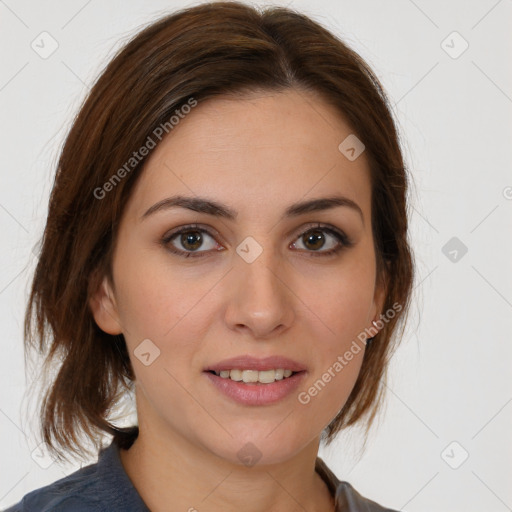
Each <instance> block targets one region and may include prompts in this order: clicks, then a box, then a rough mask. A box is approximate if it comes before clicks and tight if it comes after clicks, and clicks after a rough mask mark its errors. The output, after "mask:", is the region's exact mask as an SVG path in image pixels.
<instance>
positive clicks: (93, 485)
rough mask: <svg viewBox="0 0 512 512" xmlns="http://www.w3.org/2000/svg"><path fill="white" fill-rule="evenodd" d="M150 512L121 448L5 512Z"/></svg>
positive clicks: (104, 452) (111, 447)
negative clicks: (132, 478)
mask: <svg viewBox="0 0 512 512" xmlns="http://www.w3.org/2000/svg"><path fill="white" fill-rule="evenodd" d="M50 511H51V512H116V511H122V512H147V511H148V509H147V507H146V506H145V504H144V502H143V501H142V499H141V497H140V496H139V494H138V493H137V491H136V489H135V488H134V487H133V485H132V483H131V481H130V479H129V478H128V475H127V474H126V472H125V471H124V468H123V466H122V463H121V460H120V456H119V447H118V446H117V445H116V444H115V443H114V442H112V443H111V444H110V445H109V446H108V447H106V448H103V449H102V450H101V451H100V453H99V457H98V462H96V463H94V464H90V465H89V466H86V467H83V468H81V469H79V470H77V471H75V472H74V473H71V474H70V475H68V476H66V477H64V478H61V479H60V480H57V481H56V482H53V483H52V484H50V485H47V486H46V487H41V488H39V489H36V490H35V491H32V492H30V493H28V494H26V495H25V496H24V497H23V499H22V500H21V501H20V502H19V503H17V504H16V505H13V506H12V507H10V508H8V509H7V510H5V511H4V512H50Z"/></svg>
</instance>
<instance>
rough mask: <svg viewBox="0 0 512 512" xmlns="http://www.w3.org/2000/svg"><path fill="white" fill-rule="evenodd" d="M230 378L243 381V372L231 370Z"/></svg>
mask: <svg viewBox="0 0 512 512" xmlns="http://www.w3.org/2000/svg"><path fill="white" fill-rule="evenodd" d="M229 376H230V377H231V380H236V381H238V382H239V381H241V380H242V371H241V370H231V372H229Z"/></svg>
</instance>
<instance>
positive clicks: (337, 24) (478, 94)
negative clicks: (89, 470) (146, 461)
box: [0, 0, 512, 512]
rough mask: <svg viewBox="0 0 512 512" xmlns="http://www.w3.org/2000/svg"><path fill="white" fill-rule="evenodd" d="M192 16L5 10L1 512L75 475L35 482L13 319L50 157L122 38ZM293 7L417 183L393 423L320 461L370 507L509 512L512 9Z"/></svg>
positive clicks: (7, 5) (40, 472)
mask: <svg viewBox="0 0 512 512" xmlns="http://www.w3.org/2000/svg"><path fill="white" fill-rule="evenodd" d="M257 3H258V4H259V5H263V2H257ZM274 3H277V4H279V3H281V5H286V4H287V3H286V2H284V1H283V2H274ZM189 5H195V3H185V2H182V1H177V0H175V1H163V0H160V1H159V0H151V1H144V2H142V1H140V0H139V1H135V0H130V1H127V0H124V1H122V2H121V1H113V0H111V1H109V2H100V1H98V0H90V1H84V0H73V1H67V2H58V1H56V0H50V1H47V2H35V1H33V2H27V1H21V0H5V1H3V0H0V43H1V48H2V49H1V53H2V65H1V68H0V108H1V126H0V130H1V140H2V147H1V151H0V177H1V187H0V236H1V240H2V250H1V251H0V322H1V327H2V339H1V347H2V357H1V358H0V390H1V401H0V432H1V435H0V461H1V463H0V508H3V507H5V506H7V505H10V504H12V503H14V502H15V501H18V500H19V499H20V498H21V497H22V496H23V495H24V494H25V493H27V492H29V491H31V490H33V489H35V488H38V487H41V486H42V485H46V484H48V483H50V482H53V481H54V480H56V479H57V478H60V477H62V476H63V475H65V474H68V473H69V472H71V471H72V470H74V469H76V467H78V466H65V467H60V466H59V465H58V464H56V463H53V464H51V465H49V467H47V468H45V466H47V465H48V464H49V463H51V460H48V459H47V458H45V457H44V456H39V457H38V452H37V451H36V452H34V454H33V456H32V455H31V452H32V450H34V449H35V448H36V447H37V445H38V440H37V439H36V437H35V434H32V433H31V431H30V428H29V424H28V422H27V421H26V420H24V412H23V408H22V405H24V404H25V402H26V401H25V402H22V399H23V396H24V392H25V389H26V379H25V372H24V363H23V351H22V335H21V328H22V318H23V313H24V306H25V297H26V293H27V290H28V283H29V279H30V277H31V274H32V271H33V268H34V263H35V261H34V260H35V257H34V254H33V253H32V251H33V249H34V247H35V246H36V245H37V243H38V240H39V238H40V236H41V234H42V229H43V227H44V221H45V216H46V208H47V200H48V195H49V192H50V189H51V183H52V180H53V173H54V164H55V159H56V157H57V154H58V149H59V146H60V144H61V143H62V140H63V137H64V135H65V133H66V130H67V129H68V128H69V125H70V122H71V119H72V115H73V114H74V112H75V111H76V109H77V108H78V106H79V104H80V102H81V100H82V99H83V97H84V96H85V94H86V93H87V89H88V87H89V86H90V84H91V83H92V82H93V80H94V78H95V77H96V76H97V74H98V72H99V70H100V69H101V67H102V66H103V64H104V63H105V62H106V59H107V58H108V57H109V56H112V53H113V51H114V50H115V49H117V48H118V47H119V46H120V44H121V42H122V40H123V39H124V38H125V37H127V36H129V35H131V34H133V33H134V32H135V31H136V30H137V29H138V28H140V27H141V26H142V25H143V24H146V23H147V22H149V21H151V20H153V19H155V18H156V17H158V16H159V15H160V14H163V13H165V12H169V11H172V10H174V9H175V8H181V7H185V6H189ZM288 5H291V6H292V7H295V8H297V9H299V10H301V11H303V12H305V13H307V14H309V15H311V16H312V17H313V18H314V19H316V20H318V21H320V22H321V23H323V24H325V25H326V26H327V27H329V28H330V29H332V30H333V31H334V32H335V33H337V34H338V35H339V36H341V37H342V38H344V39H345V41H347V42H348V43H349V44H350V45H351V46H352V47H353V48H354V49H355V50H356V51H358V52H359V53H360V54H361V55H362V56H363V57H364V58H365V59H366V60H367V61H368V62H369V64H370V65H371V66H372V67H373V69H374V70H375V71H376V73H377V75H378V76H379V78H380V79H381V80H382V82H383V84H384V86H385V88H386V89H387V91H388V93H389V95H390V97H391V99H392V102H393V105H394V107H393V108H394V111H395V115H396V117H397V119H398V122H399V126H400V130H401V132H402V135H403V137H404V144H405V151H406V158H407V161H408V163H409V166H410V167H411V170H412V173H413V176H414V185H413V187H412V189H411V225H412V241H413V244H414V249H415V252H416V258H417V265H418V279H417V281H416V287H415V299H414V305H413V308H412V312H411V313H412V315H411V321H410V326H409V329H408V331H407V334H406V336H405V337H404V340H403V344H402V346H401V348H400V349H399V351H398V352H397V354H396V356H395V358H394V360H393V364H392V367H391V370H390V380H389V390H388V391H389V392H388V398H387V401H386V404H387V408H386V411H385V414H383V415H382V416H381V418H380V426H378V425H376V427H377V428H375V429H374V430H373V432H372V434H371V436H370V439H369V443H368V447H367V449H366V451H365V452H364V453H363V454H362V455H361V454H359V446H360V440H361V438H360V436H358V435H357V432H353V433H346V434H344V435H342V436H340V438H339V440H338V441H337V442H336V444H335V445H334V446H332V447H331V448H330V449H328V450H324V449H322V450H321V452H320V455H321V456H322V457H323V458H324V460H325V461H326V462H327V464H328V465H329V466H330V467H331V468H332V469H333V470H334V471H335V473H336V474H337V475H338V477H340V478H341V479H344V480H348V481H349V482H351V483H352V484H353V485H354V486H355V487H356V489H358V490H359V491H360V492H361V493H362V494H364V495H368V496H369V497H371V498H373V499H374V500H376V501H378V502H381V503H383V504H385V505H387V506H390V507H393V508H396V509H399V510H408V511H410V512H421V511H429V512H431V511H432V510H436V511H438V512H442V511H453V512H455V511H464V512H473V511H475V512H476V511H478V512H480V511H483V510H485V511H486V512H492V511H496V512H501V511H506V510H512V488H511V486H510V481H511V466H512V463H511V461H512V436H511V435H510V432H511V431H512V421H511V419H512V403H511V401H512V386H511V385H510V380H511V379H510V367H511V365H510V363H511V355H512V348H511V344H510V333H511V332H512V322H511V312H512V273H511V272H510V262H511V261H512V237H511V234H512V231H511V227H512V173H511V170H510V163H511V154H510V148H511V142H512V138H511V132H512V130H511V124H512V122H511V113H512V68H511V66H510V62H511V59H510V57H511V54H512V52H511V40H512V36H511V34H512V30H511V29H512V1H511V0H500V1H496V0H482V1H474V0H473V1H467V0H458V1H451V2H443V1H439V0H436V1H430V2H427V1H426V0H422V1H420V0H415V1H412V0H392V1H388V2H381V1H379V0H372V1H370V0H365V1H355V0H352V1H336V0H317V1H312V0H294V1H293V2H289V3H288ZM43 31H47V32H48V33H49V34H51V37H52V38H54V39H55V40H56V41H57V42H58V48H57V50H56V51H55V52H54V53H53V54H52V55H51V56H49V57H48V58H46V59H43V58H41V56H40V55H39V54H38V53H36V52H35V51H34V50H33V49H32V48H31V43H32V42H33V41H35V43H34V44H38V45H39V46H40V47H41V46H43V44H44V46H45V48H46V49H48V48H50V46H49V43H50V40H49V39H46V40H45V42H44V43H42V42H41V38H42V37H48V36H40V34H41V32H43ZM454 31H457V32H458V33H459V34H460V36H461V37H462V38H463V39H461V38H460V37H459V36H457V35H453V34H452V33H453V32H454ZM464 40H465V41H467V43H468V44H469V47H468V49H467V50H466V51H465V52H464V53H462V54H461V55H458V53H460V51H461V50H462V49H463V47H464V46H463V45H464ZM443 41H445V42H444V43H443ZM450 53H451V56H450ZM455 56H456V57H457V58H453V57H455ZM452 237H457V238H458V239H459V240H460V242H462V243H463V244H464V245H465V246H466V247H467V248H468V252H467V253H466V254H465V255H463V256H461V252H460V251H459V252H458V253H457V260H456V261H451V259H453V257H454V254H455V253H452V255H448V256H449V257H447V256H445V254H444V253H443V252H442V248H443V247H444V246H445V244H446V243H447V242H448V241H449V240H450V239H451V238H452ZM457 243H459V242H457ZM449 250H452V248H449ZM445 252H448V251H445ZM450 258H451V259H450ZM28 409H29V411H30V410H31V411H33V410H34V405H32V406H30V407H29V408H28ZM453 442H455V444H451V443H453ZM447 447H448V448H447ZM466 454H467V455H468V458H467V460H465V461H464V462H463V463H462V464H461V465H460V466H459V464H460V463H461V461H462V460H463V459H464V457H465V456H466ZM451 466H453V467H457V466H459V467H458V468H457V469H454V468H453V467H451Z"/></svg>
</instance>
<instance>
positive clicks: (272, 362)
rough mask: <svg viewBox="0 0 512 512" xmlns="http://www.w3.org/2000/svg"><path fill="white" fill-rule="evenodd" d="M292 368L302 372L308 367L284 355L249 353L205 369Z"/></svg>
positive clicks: (217, 370) (260, 369) (216, 370)
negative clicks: (264, 355)
mask: <svg viewBox="0 0 512 512" xmlns="http://www.w3.org/2000/svg"><path fill="white" fill-rule="evenodd" d="M281 368H282V369H283V370H291V371H292V372H301V371H303V370H305V369H306V367H305V366H304V365H303V364H301V363H298V362H297V361H294V360H293V359H289V358H288V357H284V356H269V357H264V358H259V357H253V356H249V355H245V356H237V357H232V358H230V359H224V361H220V362H219V363H215V364H212V365H209V366H207V367H206V368H205V369H204V371H205V372H207V371H215V372H220V371H222V370H233V369H237V370H258V371H265V370H274V369H276V370H277V369H281Z"/></svg>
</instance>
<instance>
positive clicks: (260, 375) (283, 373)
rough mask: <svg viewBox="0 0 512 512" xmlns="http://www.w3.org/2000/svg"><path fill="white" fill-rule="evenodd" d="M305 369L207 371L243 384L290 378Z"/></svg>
mask: <svg viewBox="0 0 512 512" xmlns="http://www.w3.org/2000/svg"><path fill="white" fill-rule="evenodd" d="M304 372H305V370H301V371H298V372H294V371H292V370H290V369H284V368H277V369H270V370H260V371H258V370H242V369H237V368H235V369H232V370H220V371H215V370H207V373H211V374H212V375H216V376H217V377H220V378H221V379H229V380H232V381H235V382H240V383H242V384H271V383H273V382H277V381H281V380H286V379H289V378H290V377H293V376H294V375H297V374H298V373H304Z"/></svg>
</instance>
